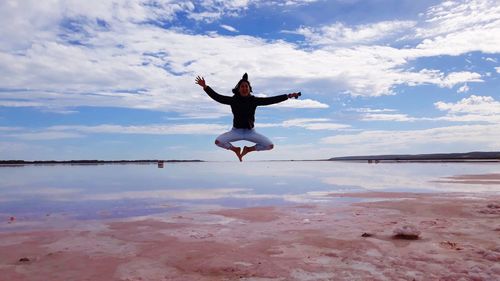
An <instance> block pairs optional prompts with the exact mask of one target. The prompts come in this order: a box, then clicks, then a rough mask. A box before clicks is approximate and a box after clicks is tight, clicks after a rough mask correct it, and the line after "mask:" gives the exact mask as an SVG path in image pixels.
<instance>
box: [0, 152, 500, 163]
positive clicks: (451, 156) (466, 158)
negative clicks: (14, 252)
mask: <svg viewBox="0 0 500 281" xmlns="http://www.w3.org/2000/svg"><path fill="white" fill-rule="evenodd" d="M267 161H271V162H274V161H277V162H301V161H303V162H308V161H339V162H341V161H342V162H344V161H345V162H368V163H407V162H411V163H483V162H492V163H497V162H500V151H494V152H467V153H434V154H394V155H368V156H343V157H333V158H329V159H315V160H314V159H313V160H266V161H264V162H267ZM201 162H210V161H205V160H197V159H196V160H175V159H174V160H162V159H142V160H64V161H58V160H34V161H26V160H0V165H3V166H11V165H101V164H161V163H201ZM259 162H260V161H259Z"/></svg>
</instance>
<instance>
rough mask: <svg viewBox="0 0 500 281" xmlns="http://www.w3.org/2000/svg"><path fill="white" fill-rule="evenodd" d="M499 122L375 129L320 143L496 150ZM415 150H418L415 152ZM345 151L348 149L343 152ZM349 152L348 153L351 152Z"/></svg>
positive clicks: (382, 150)
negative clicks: (425, 127) (405, 128)
mask: <svg viewBox="0 0 500 281" xmlns="http://www.w3.org/2000/svg"><path fill="white" fill-rule="evenodd" d="M499 138H500V125H499V123H498V122H497V123H495V124H491V125H464V126H449V127H440V128H432V129H422V130H406V131H405V130H394V131H389V130H376V131H363V132H360V133H356V134H342V135H335V136H331V137H326V138H323V139H322V140H321V142H322V143H324V144H328V145H333V146H338V147H342V149H343V150H344V151H351V152H356V153H355V154H360V155H362V154H365V153H369V154H373V153H376V154H386V153H392V154H394V153H409V152H412V153H416V151H419V150H423V151H425V152H427V153H432V152H446V151H449V152H457V151H461V152H463V151H464V150H466V151H467V150H471V151H473V150H477V149H478V148H481V149H490V150H499V149H500V143H499V142H498V141H497V140H498V139H499ZM417 153H418V152H417ZM347 154H349V153H347ZM352 154H353V153H351V155H352Z"/></svg>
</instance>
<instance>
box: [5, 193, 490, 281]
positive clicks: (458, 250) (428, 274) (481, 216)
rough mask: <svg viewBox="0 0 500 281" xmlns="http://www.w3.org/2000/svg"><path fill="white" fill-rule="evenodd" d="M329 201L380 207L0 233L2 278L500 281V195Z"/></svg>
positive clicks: (250, 212)
mask: <svg viewBox="0 0 500 281" xmlns="http://www.w3.org/2000/svg"><path fill="white" fill-rule="evenodd" d="M332 196H349V197H363V198H380V199H382V200H377V201H374V202H365V203H355V204H350V205H349V204H343V205H338V206H325V205H301V206H293V207H262V208H247V209H223V210H216V211H211V212H205V213H185V214H181V215H178V214H177V215H172V216H167V215H165V216H164V217H157V218H143V219H134V220H124V221H108V222H93V223H92V224H91V225H86V222H80V225H76V227H73V228H67V229H49V230H43V231H26V232H17V233H12V232H8V233H0V280H2V281H4V280H5V281H15V280H30V281H31V280H40V281H42V280H43V281H45V280H96V281H97V280H103V281H104V280H106V281H107V280H248V281H249V280H253V281H265V280H267V281H271V280H276V281H277V280H283V281H285V280H287V281H288V280H500V196H499V195H491V196H485V195H473V194H433V195H430V194H412V193H378V192H377V193H354V194H343V195H338V194H332ZM5 223H7V222H5ZM15 223H17V222H15ZM405 225H411V226H413V227H415V228H417V229H418V230H419V231H420V232H421V234H420V236H419V239H417V240H404V239H395V238H394V237H393V230H394V229H396V228H398V227H403V226H405ZM363 233H365V236H369V237H362V234H363ZM22 258H26V259H27V260H26V259H25V261H20V259H22Z"/></svg>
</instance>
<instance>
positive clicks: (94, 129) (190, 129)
mask: <svg viewBox="0 0 500 281" xmlns="http://www.w3.org/2000/svg"><path fill="white" fill-rule="evenodd" d="M47 129H48V130H51V131H76V132H82V133H100V134H102V133H105V134H146V135H186V134H187V135H189V134H195V135H198V134H199V135H204V134H208V135H212V134H217V133H218V132H219V133H222V132H224V131H226V130H227V129H228V126H226V125H219V124H175V125H144V126H121V125H107V124H104V125H97V126H53V127H49V128H47Z"/></svg>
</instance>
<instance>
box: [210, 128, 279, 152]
mask: <svg viewBox="0 0 500 281" xmlns="http://www.w3.org/2000/svg"><path fill="white" fill-rule="evenodd" d="M240 140H246V141H250V142H254V143H255V150H257V151H261V150H270V149H273V143H272V142H271V140H269V139H268V138H267V137H266V136H264V135H261V134H259V133H257V132H256V131H255V129H238V128H232V129H231V131H229V132H225V133H224V134H222V135H220V136H218V137H217V139H215V144H216V145H217V146H220V147H222V148H225V149H231V148H232V147H233V145H232V144H231V142H233V141H240Z"/></svg>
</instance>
